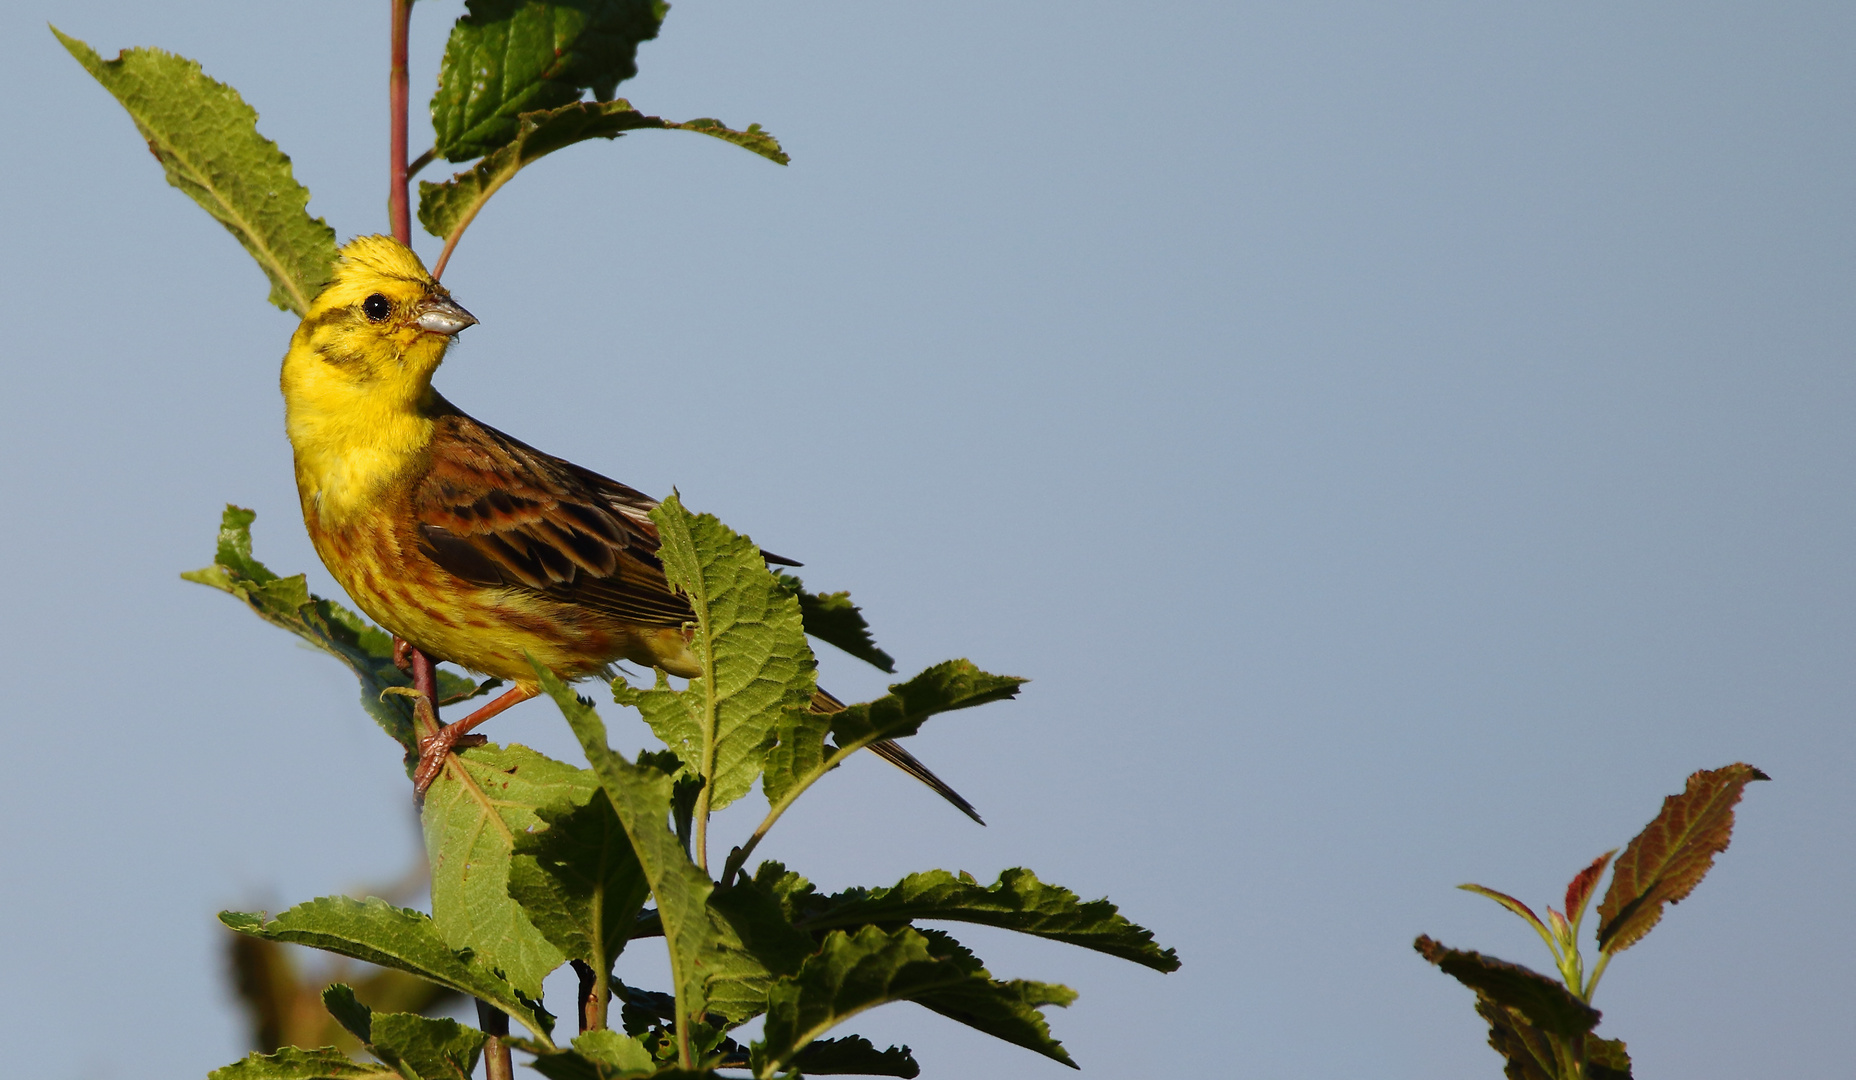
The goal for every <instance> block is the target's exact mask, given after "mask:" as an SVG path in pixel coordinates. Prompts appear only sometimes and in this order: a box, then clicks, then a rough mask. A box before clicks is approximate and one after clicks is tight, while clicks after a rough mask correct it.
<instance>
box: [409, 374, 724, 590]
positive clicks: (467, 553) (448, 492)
mask: <svg viewBox="0 0 1856 1080" xmlns="http://www.w3.org/2000/svg"><path fill="white" fill-rule="evenodd" d="M441 408H442V410H443V412H442V414H441V415H440V416H439V417H438V418H437V422H438V429H437V432H436V434H435V435H434V437H433V441H432V462H431V467H430V469H429V470H428V471H427V472H426V475H425V477H424V478H423V479H422V480H421V481H420V482H419V484H418V485H417V486H416V487H415V488H414V490H413V496H412V510H413V515H414V517H415V518H416V519H417V521H418V522H419V530H420V533H421V538H422V542H423V550H424V553H425V555H426V556H427V557H429V558H430V559H431V560H432V561H433V562H435V563H437V564H438V565H439V566H441V567H443V568H445V569H446V570H448V571H450V572H451V573H453V574H455V575H457V576H458V577H460V578H462V579H464V580H465V581H468V582H471V583H473V584H476V585H501V586H506V587H509V588H519V589H532V590H534V591H535V592H538V593H541V594H543V595H546V596H548V597H550V598H552V599H556V600H561V601H563V602H566V603H572V604H578V605H582V606H585V607H589V608H593V609H595V610H597V611H600V612H603V613H605V614H608V615H611V616H612V617H614V618H616V619H620V620H622V621H624V622H627V623H631V624H634V625H639V626H656V627H668V626H680V625H682V624H683V623H685V622H687V621H689V620H690V619H691V618H693V615H692V614H691V612H690V608H689V605H688V604H686V603H685V602H684V600H683V598H682V597H680V596H678V595H677V594H676V593H675V592H674V591H672V589H671V588H670V586H669V584H668V583H667V582H666V581H665V580H664V568H663V565H662V564H661V563H659V562H658V559H657V547H658V540H657V529H656V527H655V526H654V525H652V523H651V521H650V519H649V518H648V517H646V516H645V515H646V514H648V513H649V512H650V510H651V508H652V507H654V506H656V505H657V500H656V499H653V498H651V497H650V496H648V495H645V494H644V493H643V492H640V491H637V490H635V489H633V488H629V487H627V486H625V485H624V484H621V483H619V482H618V481H616V480H609V479H607V478H606V477H604V476H601V475H599V474H598V473H596V472H592V471H590V470H587V469H583V468H581V467H580V466H578V465H575V464H573V463H572V462H569V461H563V460H561V459H560V458H557V457H554V456H553V455H551V454H544V453H542V452H541V451H540V450H537V449H535V448H534V447H532V446H529V445H527V444H526V443H523V442H521V441H519V440H517V439H513V438H511V437H509V436H508V435H505V434H503V433H502V432H500V431H497V430H496V429H495V428H493V427H490V426H488V425H486V424H482V423H479V422H477V421H476V420H473V419H471V418H470V417H469V416H466V415H465V414H464V413H462V412H459V411H457V410H456V409H455V408H454V407H452V406H451V405H450V404H449V403H443V404H442V405H441Z"/></svg>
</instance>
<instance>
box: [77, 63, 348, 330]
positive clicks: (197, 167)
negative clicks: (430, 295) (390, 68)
mask: <svg viewBox="0 0 1856 1080" xmlns="http://www.w3.org/2000/svg"><path fill="white" fill-rule="evenodd" d="M52 33H53V34H55V35H57V37H58V40H59V41H60V42H62V43H63V44H64V47H65V48H66V49H68V50H70V53H71V55H72V56H74V57H76V58H77V62H78V63H80V64H82V65H84V70H85V71H88V72H90V74H91V75H92V76H94V77H95V78H96V80H97V81H98V82H100V83H102V84H103V88H104V89H105V90H108V91H109V92H110V93H111V94H113V95H115V97H116V100H117V101H119V102H121V103H122V107H123V108H125V109H127V110H128V111H129V117H130V119H132V120H134V121H135V127H136V130H137V131H139V132H141V134H142V138H143V139H145V140H147V142H148V149H149V151H150V152H151V153H153V154H154V155H155V158H156V159H157V160H158V161H160V162H161V167H162V169H163V170H164V171H165V172H166V173H167V179H168V183H170V184H173V185H174V186H175V187H177V188H179V189H180V190H181V191H183V192H185V193H186V194H187V197H188V198H190V199H192V200H193V201H194V202H196V203H199V204H200V206H201V207H202V208H204V209H205V210H206V212H207V213H209V214H211V215H213V217H214V218H215V219H217V220H218V221H219V223H220V224H221V225H224V226H225V227H226V231H228V232H230V233H231V234H232V235H233V236H234V237H236V238H237V239H238V242H239V243H240V244H243V245H244V247H245V250H246V251H247V252H250V254H251V257H252V258H253V259H256V260H257V262H258V266H259V268H260V269H262V270H263V271H264V274H265V276H266V277H268V278H270V281H271V297H270V299H271V303H273V304H276V305H277V306H278V307H280V308H283V309H284V310H285V311H294V312H296V313H297V314H298V315H302V314H303V313H304V312H306V311H308V310H309V303H310V301H311V300H313V299H315V296H316V293H317V292H319V291H321V289H322V285H323V283H324V282H326V281H328V279H329V275H330V271H331V269H332V267H333V266H334V264H335V230H333V229H331V228H329V226H328V225H327V224H326V223H325V222H324V221H323V220H322V219H321V218H311V217H310V216H309V211H308V210H307V209H306V208H307V207H308V205H309V191H308V190H307V189H305V188H304V187H303V185H301V184H299V183H297V182H296V178H295V177H294V176H293V175H292V174H291V171H290V159H289V158H288V157H285V156H284V154H283V152H282V151H281V150H279V149H277V144H276V143H274V142H272V141H271V140H269V139H267V138H265V137H264V136H262V135H260V134H258V113H257V111H256V110H255V109H253V108H252V107H251V106H250V105H247V104H245V100H244V99H243V98H241V97H239V95H238V91H236V90H234V89H232V88H231V87H230V86H227V85H225V84H224V83H221V82H216V81H214V80H212V79H209V78H207V77H206V75H205V74H204V73H202V72H201V71H200V65H199V64H198V63H197V62H196V61H193V60H188V59H186V58H185V57H180V56H175V55H174V54H172V53H167V52H162V51H161V50H160V49H125V50H123V52H122V53H121V54H120V55H119V56H117V58H116V59H114V60H104V59H103V58H102V57H100V56H98V55H97V53H96V51H95V50H93V49H92V48H91V47H90V46H88V45H86V44H84V43H83V42H82V41H79V40H78V39H76V38H74V37H70V36H67V35H66V34H63V33H61V32H59V30H58V28H57V27H53V28H52Z"/></svg>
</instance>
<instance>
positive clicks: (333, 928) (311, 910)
mask: <svg viewBox="0 0 1856 1080" xmlns="http://www.w3.org/2000/svg"><path fill="white" fill-rule="evenodd" d="M219 921H220V922H222V923H224V924H225V925H226V926H228V927H230V928H231V929H233V930H236V931H237V932H239V933H241V934H249V935H251V936H252V937H258V938H263V939H265V940H267V941H283V942H289V943H290V944H292V945H306V946H308V947H310V948H312V949H322V950H324V951H327V952H332V953H336V954H339V955H341V956H347V957H351V958H353V959H355V960H362V961H365V962H367V963H370V964H378V965H380V966H381V967H388V968H397V969H398V970H400V971H407V972H411V973H412V974H414V975H418V976H420V977H421V978H425V979H429V980H431V981H432V982H435V983H438V984H439V985H440V986H448V987H450V988H452V989H453V990H456V991H458V992H459V993H463V994H469V995H470V996H472V997H476V998H481V999H482V1000H484V1001H487V1002H489V1003H490V1004H492V1005H494V1006H496V1007H497V1008H499V1009H501V1010H503V1011H504V1012H506V1013H508V1014H509V1015H510V1016H512V1017H514V1018H515V1019H516V1020H517V1022H519V1023H521V1024H522V1026H523V1027H526V1028H528V1029H529V1030H530V1031H531V1032H533V1033H534V1034H535V1037H536V1038H537V1039H539V1040H541V1041H542V1042H543V1043H544V1044H546V1045H548V1046H552V1045H553V1043H552V1042H550V1041H549V1039H548V1032H549V1031H550V1030H551V1029H552V1028H553V1026H554V1017H552V1016H549V1015H548V1013H547V1010H545V1009H543V1008H542V1007H541V1005H540V1003H539V1002H536V1001H534V1000H532V999H529V998H526V997H524V996H523V995H522V994H521V993H520V992H518V991H517V990H516V988H515V987H514V986H511V985H510V984H509V982H508V981H507V980H505V979H504V978H503V977H502V976H501V975H499V974H497V973H496V972H495V971H492V970H490V969H489V968H488V967H487V966H486V965H484V964H483V963H481V962H479V961H478V960H477V959H476V958H475V957H473V956H471V955H470V954H469V953H461V952H457V951H455V950H453V949H452V948H451V946H449V945H447V944H446V943H445V939H444V938H443V937H442V936H441V935H440V934H439V932H438V929H437V927H435V926H434V925H433V924H432V920H431V918H430V917H429V916H427V915H425V914H424V913H423V912H419V911H413V910H411V909H409V908H401V907H394V906H393V905H391V904H388V903H387V902H386V901H385V900H381V899H379V898H378V897H373V898H369V899H367V900H364V901H363V900H352V899H349V898H348V897H346V896H325V897H322V898H320V899H316V900H311V901H309V902H308V903H305V904H298V905H297V906H296V907H293V908H291V909H290V910H288V911H286V912H284V913H282V914H281V915H279V916H277V918H275V919H272V920H270V921H268V922H267V921H265V919H264V917H263V916H262V915H253V914H248V913H244V912H237V911H222V912H220V913H219Z"/></svg>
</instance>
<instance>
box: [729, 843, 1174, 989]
mask: <svg viewBox="0 0 1856 1080" xmlns="http://www.w3.org/2000/svg"><path fill="white" fill-rule="evenodd" d="M785 873H786V870H785V867H782V866H780V865H779V864H778V863H768V864H762V866H761V868H760V870H759V872H758V873H756V875H755V877H756V879H757V880H760V881H765V880H767V879H769V878H777V877H780V876H782V875H784V874H785ZM791 876H792V877H797V876H798V875H791ZM800 880H801V881H803V879H800ZM786 900H787V903H788V904H789V905H791V908H790V910H791V913H792V918H793V919H794V921H795V922H796V923H797V925H798V926H799V927H800V928H801V929H805V930H811V931H814V932H818V931H822V930H829V929H833V928H838V927H853V926H860V925H862V924H865V923H877V924H881V925H893V924H896V923H905V922H910V921H912V920H915V919H941V920H947V921H952V922H969V923H979V924H980V925H982V926H996V927H999V928H1001V929H1005V930H1016V931H1018V932H1019V933H1021V934H1031V935H1034V936H1036V937H1041V938H1048V939H1050V940H1052V941H1061V942H1064V943H1066V944H1070V945H1078V946H1081V947H1082V948H1085V949H1093V950H1095V951H1096V952H1101V953H1107V954H1108V955H1110V956H1119V957H1121V958H1122V959H1123V960H1132V961H1134V962H1135V963H1137V964H1141V965H1144V966H1146V967H1150V968H1153V969H1154V970H1155V971H1176V970H1178V968H1179V957H1178V955H1177V954H1176V953H1175V952H1174V951H1173V950H1172V949H1162V948H1161V947H1160V946H1159V945H1157V944H1155V943H1154V935H1153V931H1151V930H1147V929H1144V928H1142V927H1140V926H1136V925H1135V924H1134V923H1131V922H1129V921H1128V920H1127V918H1126V917H1125V916H1123V915H1122V914H1121V913H1120V912H1119V911H1117V910H1116V909H1115V905H1114V904H1111V903H1109V902H1108V901H1107V900H1091V901H1087V902H1085V901H1083V900H1082V899H1081V898H1080V897H1078V896H1077V895H1076V894H1075V893H1073V892H1071V891H1070V890H1068V889H1066V888H1064V887H1063V886H1061V885H1047V884H1045V883H1043V882H1041V881H1039V880H1038V877H1037V875H1036V874H1034V873H1032V872H1031V871H1030V870H1026V869H1023V868H1018V869H1013V870H1007V871H1004V872H1003V873H1001V874H1000V875H999V880H998V881H996V882H994V883H993V884H992V885H990V886H981V885H980V884H978V883H977V882H975V881H973V880H972V879H970V878H969V879H966V880H962V879H961V878H958V877H956V876H954V875H953V874H950V873H948V872H947V871H946V870H930V871H927V872H926V873H919V874H910V875H909V876H908V877H905V878H903V879H902V880H901V881H899V882H897V883H896V884H895V885H894V886H893V887H891V888H887V889H852V890H850V891H848V892H843V893H838V894H836V895H834V896H825V897H819V896H815V895H813V894H812V893H811V892H810V886H809V885H808V886H805V887H804V889H803V891H801V890H798V889H796V888H794V887H793V886H791V885H788V886H787V887H786Z"/></svg>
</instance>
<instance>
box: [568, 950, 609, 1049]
mask: <svg viewBox="0 0 1856 1080" xmlns="http://www.w3.org/2000/svg"><path fill="white" fill-rule="evenodd" d="M573 965H574V974H575V975H578V976H579V977H580V1007H579V1009H578V1010H577V1011H578V1012H579V1014H580V1030H581V1031H582V1032H587V1031H597V1030H598V1029H600V1028H603V1027H605V1026H606V1009H607V1005H606V1002H607V999H608V995H609V991H610V986H609V985H608V983H609V981H610V976H609V975H599V974H596V973H595V972H594V971H593V965H591V964H589V963H587V962H586V961H585V960H575V961H574V962H573Z"/></svg>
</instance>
